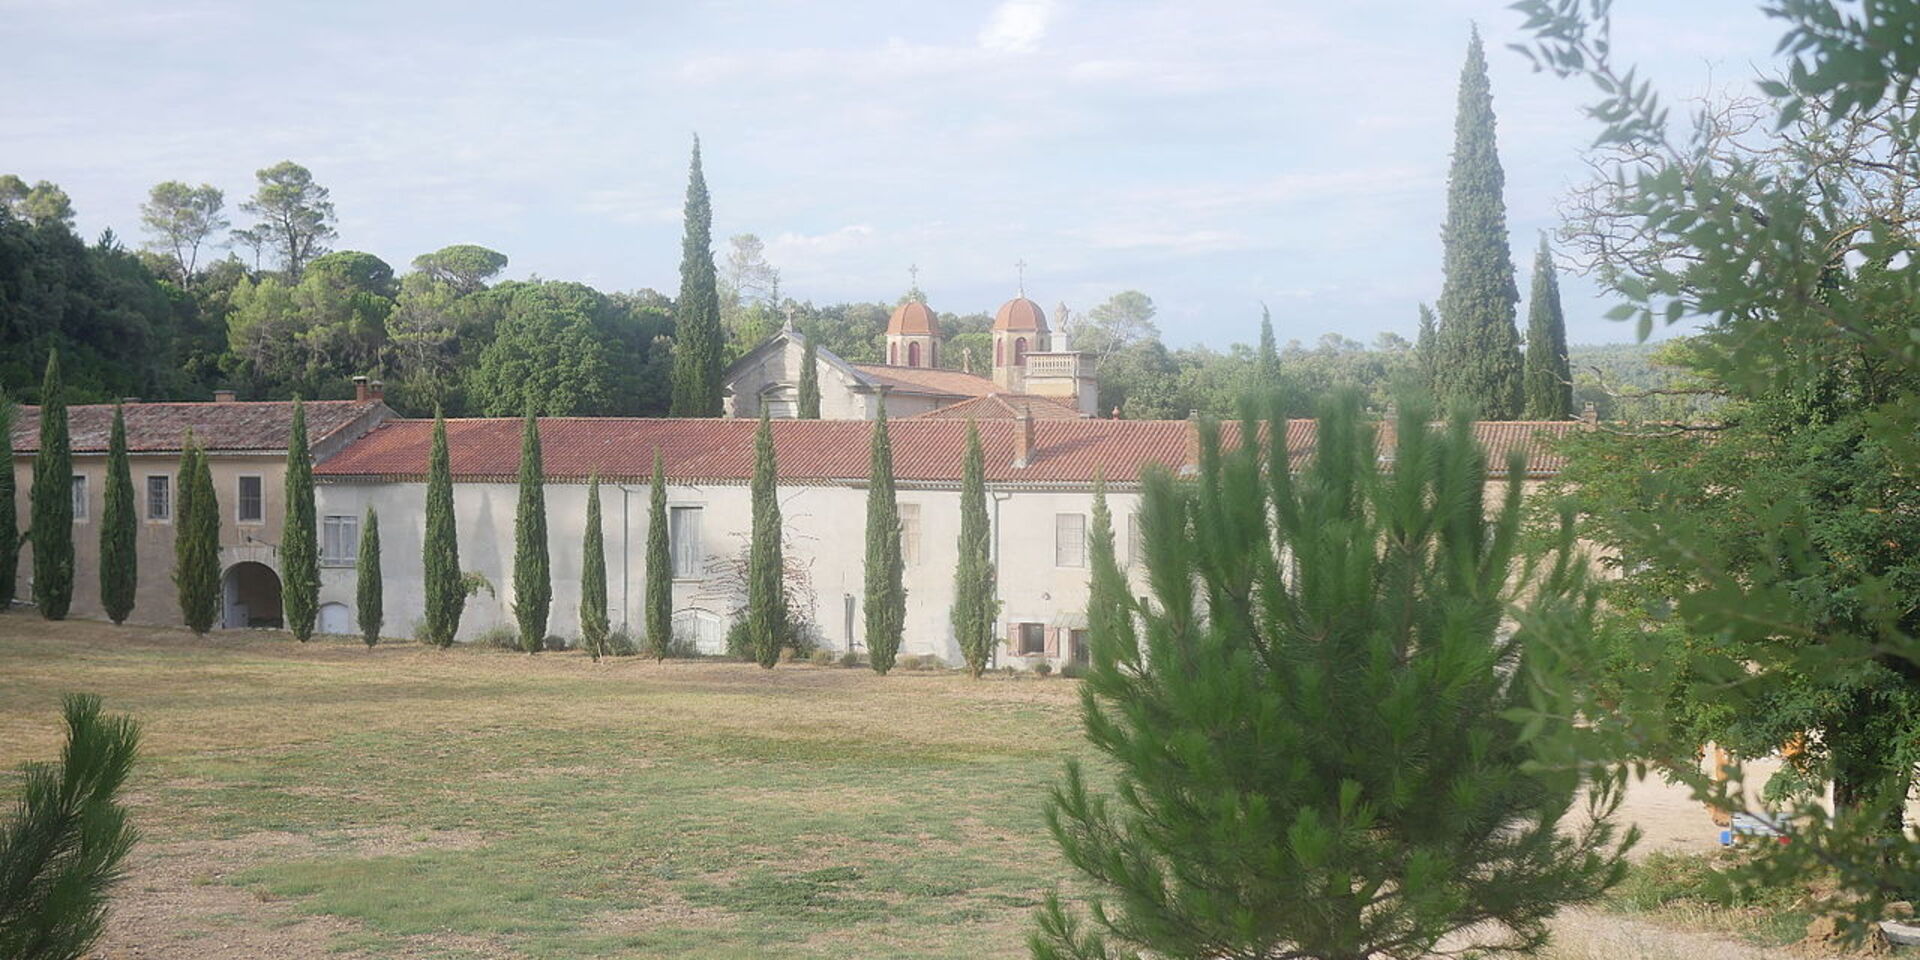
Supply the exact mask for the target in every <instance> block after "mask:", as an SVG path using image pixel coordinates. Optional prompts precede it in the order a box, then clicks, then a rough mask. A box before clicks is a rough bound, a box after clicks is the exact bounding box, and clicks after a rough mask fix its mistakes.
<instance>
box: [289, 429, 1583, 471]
mask: <svg viewBox="0 0 1920 960" xmlns="http://www.w3.org/2000/svg"><path fill="white" fill-rule="evenodd" d="M978 426H979V429H980V439H981V445H982V447H983V449H984V451H985V453H986V465H987V479H988V481H990V482H994V483H1043V484H1044V483H1058V484H1085V483H1090V482H1092V480H1093V477H1094V475H1095V473H1096V472H1102V473H1104V474H1105V475H1106V477H1107V478H1108V479H1109V480H1111V481H1114V482H1115V483H1126V482H1130V481H1133V480H1135V479H1137V478H1138V477H1139V475H1140V471H1141V469H1142V468H1144V467H1145V466H1146V465H1147V464H1149V463H1160V464H1164V465H1167V466H1170V467H1174V468H1176V469H1178V468H1179V467H1182V466H1185V465H1188V464H1190V463H1192V462H1193V461H1194V459H1195V458H1194V430H1193V425H1192V424H1191V423H1190V422H1188V421H1184V420H1089V419H1078V418H1076V419H1071V420H1035V421H1034V423H1033V430H1034V452H1033V455H1032V457H1031V459H1030V461H1029V463H1028V465H1027V466H1026V467H1024V468H1018V469H1016V468H1015V467H1014V466H1013V465H1012V464H1013V454H1014V440H1015V431H1016V430H1017V429H1018V428H1019V425H1018V424H1017V423H1015V422H1014V421H1012V420H982V421H979V422H978ZM1313 426H1314V425H1313V422H1312V421H1308V420H1296V421H1293V422H1292V423H1290V424H1288V428H1287V434H1288V446H1289V448H1290V449H1292V450H1294V451H1295V452H1296V456H1298V455H1304V454H1306V453H1309V452H1310V451H1311V450H1312V446H1313ZM1578 426H1579V425H1578V424H1573V423H1518V424H1507V423H1483V424H1480V425H1478V431H1479V432H1480V434H1481V435H1482V437H1483V438H1484V439H1485V441H1486V442H1487V443H1488V445H1489V447H1490V452H1491V453H1492V454H1493V456H1494V460H1495V462H1496V463H1497V462H1501V461H1502V459H1503V458H1504V457H1505V455H1506V451H1507V450H1510V449H1519V450H1521V451H1522V452H1525V453H1527V454H1529V455H1530V456H1539V457H1540V458H1541V459H1540V461H1539V462H1538V463H1536V464H1535V465H1534V469H1533V470H1532V472H1533V473H1534V474H1535V475H1544V474H1545V473H1549V472H1551V471H1552V470H1554V469H1558V466H1559V460H1558V459H1557V458H1556V457H1554V456H1552V455H1551V454H1548V453H1546V452H1545V451H1546V444H1547V442H1548V438H1549V437H1551V436H1557V435H1560V434H1563V433H1565V432H1566V431H1568V430H1572V429H1578ZM756 427H757V422H756V421H753V420H745V419H710V420H694V419H624V418H589V417H575V418H569V417H555V418H548V419H545V420H542V421H541V423H540V439H541V444H542V447H543V452H544V454H545V463H546V468H547V474H548V475H549V476H550V477H553V478H555V479H585V478H586V477H587V476H588V475H589V474H593V473H597V474H599V475H600V476H601V477H602V478H604V479H607V480H625V481H644V480H645V479H646V478H647V477H648V476H649V475H650V474H651V473H652V470H653V451H654V450H655V449H658V450H659V451H660V455H661V458H662V460H663V463H664V468H665V470H666V473H667V476H668V477H670V478H672V479H673V480H675V481H679V482H700V481H707V482H728V483H739V482H745V481H746V480H747V479H749V478H750V477H751V476H752V473H753V433H754V430H755V429H756ZM871 429H872V424H871V423H869V422H867V421H861V420H776V421H774V423H773V436H774V452H775V456H776V458H777V459H778V460H779V464H780V477H781V480H782V482H785V483H794V484H800V483H831V482H839V481H857V480H862V479H864V478H865V477H866V472H867V457H868V445H869V442H870V438H871V436H872V435H871V433H870V431H871ZM520 430H521V421H519V420H518V419H486V420H450V421H448V422H447V443H448V448H449V451H450V453H451V455H452V460H453V472H454V474H455V476H456V477H458V478H461V479H465V480H497V481H506V482H511V481H513V480H514V479H515V475H516V473H517V471H518V466H519V460H520ZM891 435H892V439H893V456H894V470H895V474H896V477H897V479H899V480H900V481H902V482H920V483H957V482H958V481H959V479H960V469H961V461H962V459H963V456H964V453H965V451H966V436H967V423H966V421H962V420H940V419H932V420H922V419H917V418H915V419H906V420H900V421H897V422H895V423H894V424H892V426H891ZM432 436H433V422H432V421H430V420H389V421H387V422H385V423H383V424H381V425H380V426H378V427H376V428H374V429H373V430H372V431H371V432H369V433H368V434H367V435H366V436H364V437H362V438H360V439H359V440H356V441H354V442H353V443H350V444H348V445H347V446H346V447H345V448H344V449H342V450H341V452H340V453H339V454H337V455H335V456H334V457H332V458H331V459H329V460H327V461H325V462H323V463H321V464H320V465H319V466H318V467H316V468H315V470H314V472H315V474H317V475H319V476H323V477H335V478H342V479H345V478H355V477H359V478H396V479H398V478H419V477H422V476H424V475H425V473H426V464H427V451H428V448H429V446H430V444H431V443H432Z"/></svg>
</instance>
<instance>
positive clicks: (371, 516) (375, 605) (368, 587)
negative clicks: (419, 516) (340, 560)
mask: <svg viewBox="0 0 1920 960" xmlns="http://www.w3.org/2000/svg"><path fill="white" fill-rule="evenodd" d="M363 526H364V527H365V529H363V530H361V531H360V556H359V558H358V562H357V563H356V564H355V565H354V566H355V573H356V575H357V576H358V577H359V581H358V582H357V583H355V584H354V592H353V598H354V601H355V602H356V603H357V605H358V606H359V608H360V611H359V612H360V639H362V640H365V641H366V643H367V649H369V650H371V649H373V645H374V644H376V643H379V642H380V627H381V626H382V625H384V624H385V623H386V619H387V611H386V589H387V588H386V582H385V581H384V580H382V579H381V576H380V514H379V513H377V512H375V511H374V509H373V505H372V504H368V505H367V520H366V523H365V524H363Z"/></svg>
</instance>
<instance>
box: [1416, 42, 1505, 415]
mask: <svg viewBox="0 0 1920 960" xmlns="http://www.w3.org/2000/svg"><path fill="white" fill-rule="evenodd" d="M1505 186H1506V174H1505V173H1504V172H1502V171H1501V169H1500V154H1499V151H1498V148H1497V146H1496V144H1495V141H1494V118H1493V91H1492V88H1491V86H1490V85H1489V83H1488V81H1487V57H1486V52H1485V50H1483V49H1482V47H1481V44H1480V31H1479V29H1478V28H1477V27H1476V28H1475V29H1474V31H1473V37H1472V39H1471V40H1470V41H1469V42H1468V44H1467V63H1466V66H1465V67H1464V68H1462V69H1461V71H1460V100H1459V110H1458V113H1457V114H1456V115H1455V117H1454V128H1453V166H1452V169H1451V170H1450V171H1449V173H1448V175H1447V222H1446V225H1445V226H1444V227H1442V228H1441V240H1442V243H1443V244H1444V246H1445V249H1446V254H1445V264H1444V266H1445V270H1446V281H1445V283H1444V285H1443V286H1442V287H1441V291H1440V351H1439V356H1438V359H1439V364H1438V366H1437V367H1436V370H1437V371H1438V373H1439V374H1440V387H1441V389H1440V393H1441V394H1442V400H1444V401H1445V402H1447V403H1449V404H1464V405H1466V406H1467V407H1468V408H1470V409H1474V410H1477V411H1479V415H1480V416H1482V417H1485V418H1486V419H1489V420H1511V419H1513V418H1514V417H1516V416H1518V415H1519V414H1520V333H1519V331H1518V330H1517V329H1515V327H1514V307H1515V305H1516V304H1517V303H1519V301H1520V294H1519V291H1518V290H1517V289H1515V287H1514V283H1513V252H1512V250H1510V249H1509V248H1508V246H1507V204H1506V199H1505V197H1504V196H1503V191H1504V189H1505Z"/></svg>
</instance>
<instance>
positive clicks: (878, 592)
mask: <svg viewBox="0 0 1920 960" xmlns="http://www.w3.org/2000/svg"><path fill="white" fill-rule="evenodd" d="M879 413H880V415H879V417H878V418H877V419H876V420H875V421H874V424H873V457H872V459H871V461H870V462H869V464H868V467H867V563H866V580H867V583H866V587H867V589H866V593H867V595H866V599H865V615H866V634H867V660H868V663H869V664H871V665H872V667H873V671H874V672H875V673H878V674H883V675H884V674H885V673H886V672H887V671H888V670H892V669H893V662H894V658H895V657H896V656H898V655H899V653H900V635H901V633H902V632H903V631H904V630H905V629H906V620H907V588H906V585H905V584H903V583H902V582H901V578H902V573H903V571H904V569H905V563H904V561H903V559H902V557H901V555H900V504H899V503H898V502H897V501H896V499H895V497H894V486H893V440H892V438H891V437H889V436H888V432H887V397H886V394H884V393H883V394H881V395H880V411H879Z"/></svg>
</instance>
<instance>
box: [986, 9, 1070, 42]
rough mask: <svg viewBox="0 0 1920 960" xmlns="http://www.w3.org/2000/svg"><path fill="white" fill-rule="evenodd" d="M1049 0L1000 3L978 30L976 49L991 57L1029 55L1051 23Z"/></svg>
mask: <svg viewBox="0 0 1920 960" xmlns="http://www.w3.org/2000/svg"><path fill="white" fill-rule="evenodd" d="M1053 13H1054V4H1053V0H1003V2H1002V3H1001V4H1000V5H999V6H997V7H994V8H993V13H992V14H991V15H990V16H988V17H987V25H986V26H984V27H982V28H980V46H981V47H982V48H984V49H987V50H991V51H993V52H995V53H1032V52H1033V51H1034V50H1037V49H1039V47H1040V41H1041V39H1042V38H1044V37H1045V36H1046V35H1047V27H1048V25H1050V24H1051V23H1052V21H1053Z"/></svg>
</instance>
